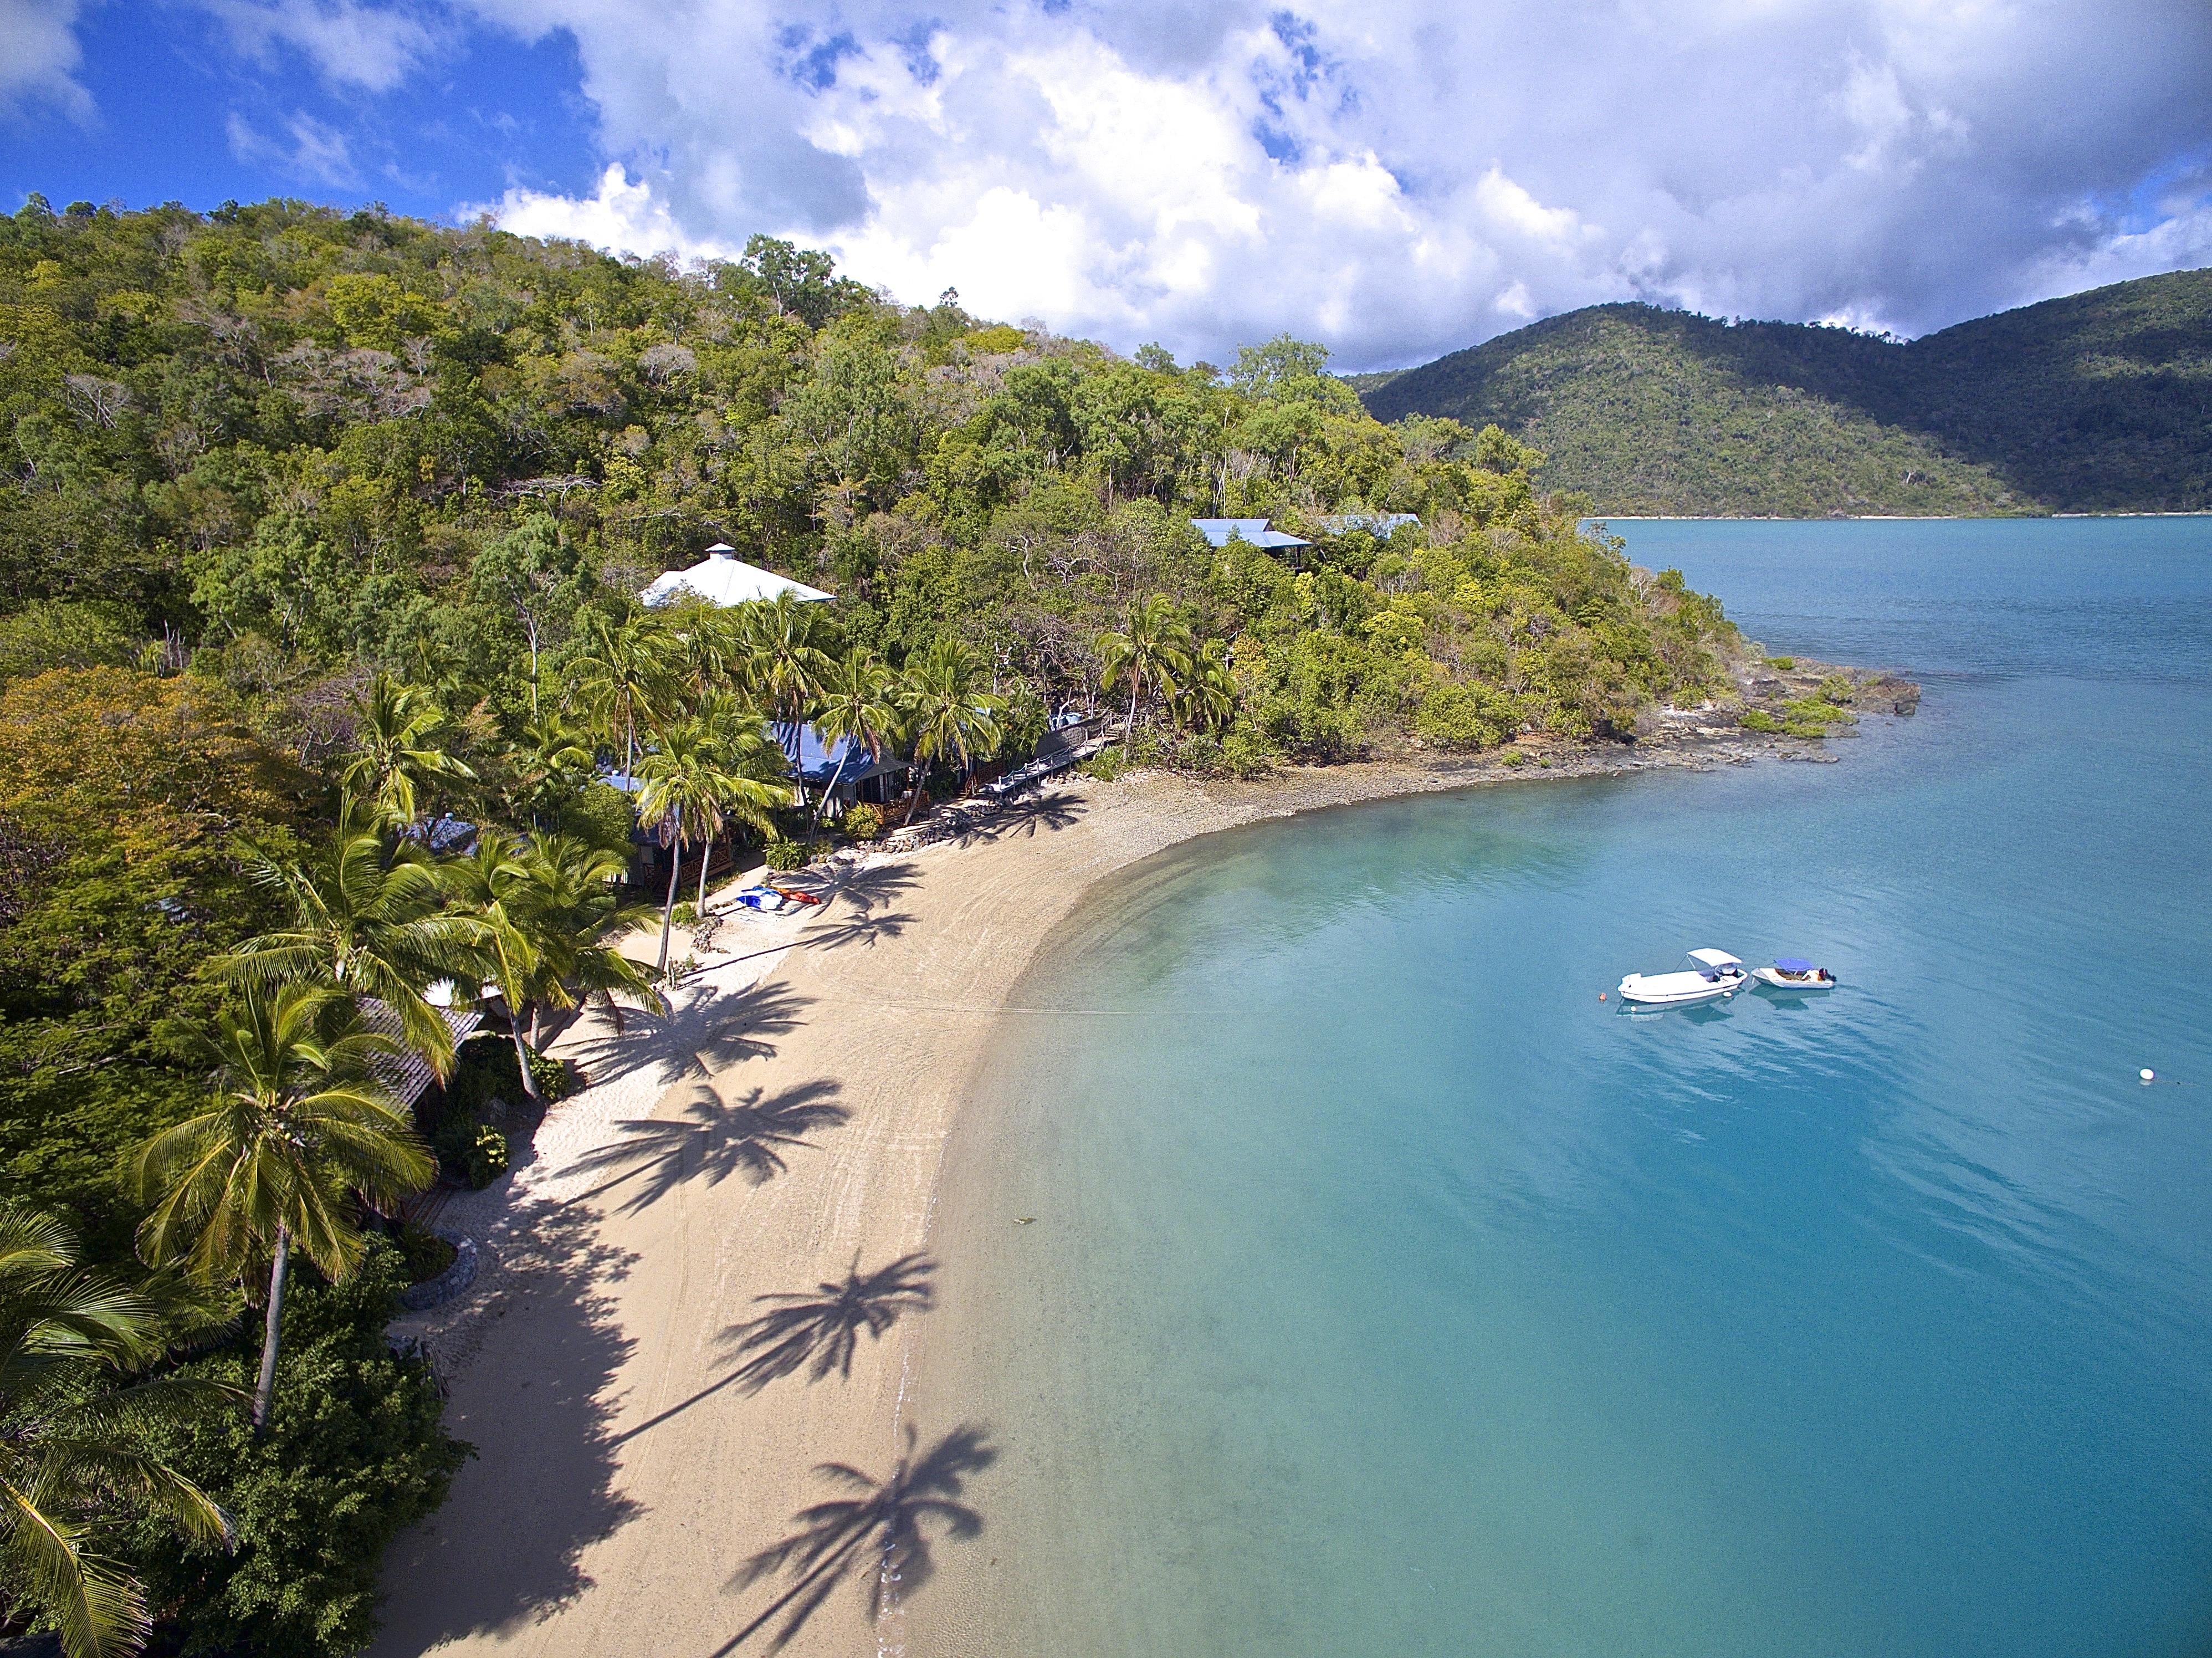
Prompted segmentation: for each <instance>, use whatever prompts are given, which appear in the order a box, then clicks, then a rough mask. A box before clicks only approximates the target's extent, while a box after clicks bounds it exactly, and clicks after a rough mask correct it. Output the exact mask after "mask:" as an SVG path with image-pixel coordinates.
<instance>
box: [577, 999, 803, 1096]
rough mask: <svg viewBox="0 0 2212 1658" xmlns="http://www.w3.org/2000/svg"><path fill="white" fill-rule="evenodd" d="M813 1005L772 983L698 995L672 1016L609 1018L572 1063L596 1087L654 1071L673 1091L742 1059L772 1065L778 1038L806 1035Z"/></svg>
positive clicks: (630, 1013) (629, 1012)
mask: <svg viewBox="0 0 2212 1658" xmlns="http://www.w3.org/2000/svg"><path fill="white" fill-rule="evenodd" d="M810 1000H811V998H808V997H805V996H799V995H797V994H794V993H793V992H792V991H791V990H789V989H788V988H787V987H784V986H782V985H781V984H775V983H768V984H754V985H748V986H747V987H745V988H744V989H743V990H738V991H734V992H724V993H713V992H708V993H704V994H700V995H695V996H692V997H690V998H687V999H684V1000H682V1001H680V1002H678V1004H677V1005H674V1006H672V1007H671V1008H670V1010H669V1011H668V1012H666V1013H665V1014H659V1013H654V1012H653V1011H650V1010H641V1009H638V1008H629V1009H626V1010H623V1016H622V1018H621V1020H620V1021H619V1023H617V1022H616V1021H613V1020H611V1019H607V1018H605V1017H600V1018H599V1019H598V1020H597V1021H595V1023H594V1024H593V1026H592V1029H590V1030H589V1031H587V1032H586V1035H584V1036H583V1037H582V1038H581V1039H580V1040H579V1041H578V1042H575V1043H574V1044H573V1045H572V1046H571V1047H570V1048H568V1050H567V1052H566V1057H567V1058H568V1059H569V1060H573V1061H574V1063H575V1064H576V1065H577V1066H579V1067H580V1068H581V1070H582V1071H583V1072H584V1074H585V1076H586V1077H587V1078H590V1080H591V1082H592V1084H593V1085H594V1086H598V1085H599V1084H605V1083H610V1082H613V1081H616V1080H617V1079H618V1078H622V1077H624V1076H628V1075H629V1074H631V1073H632V1072H652V1073H653V1074H652V1075H651V1076H650V1077H649V1078H648V1080H649V1081H650V1082H652V1083H653V1084H658V1085H659V1086H660V1087H664V1088H665V1087H671V1086H672V1085H674V1084H677V1083H679V1082H682V1081H684V1080H685V1079H686V1078H704V1077H708V1076H710V1075H712V1074H713V1073H714V1072H717V1071H723V1070H727V1069H728V1068H730V1067H731V1066H734V1065H736V1064H738V1062H739V1061H741V1060H751V1059H770V1058H773V1057H774V1056H775V1038H776V1037H778V1036H781V1035H785V1034H786V1033H787V1032H789V1031H793V1030H796V1029H798V1028H799V1014H800V1013H801V1012H802V1011H805V1008H806V1006H807V1005H808V1003H809V1002H810Z"/></svg>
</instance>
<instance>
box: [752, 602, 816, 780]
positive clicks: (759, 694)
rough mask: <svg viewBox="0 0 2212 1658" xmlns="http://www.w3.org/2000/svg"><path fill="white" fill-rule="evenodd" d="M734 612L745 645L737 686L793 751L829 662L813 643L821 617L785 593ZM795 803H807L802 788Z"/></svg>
mask: <svg viewBox="0 0 2212 1658" xmlns="http://www.w3.org/2000/svg"><path fill="white" fill-rule="evenodd" d="M738 617H739V620H738V635H739V637H740V639H741V640H742V641H743V646H744V660H743V664H742V666H741V669H740V672H739V686H738V689H740V690H742V691H744V693H745V694H746V695H748V696H750V698H751V699H752V701H754V702H756V703H757V704H758V705H759V706H760V707H761V708H765V709H767V710H768V714H769V719H770V720H774V721H775V723H776V724H777V725H778V726H782V727H783V728H784V732H783V733H781V734H787V735H788V736H790V737H791V738H793V739H794V740H793V744H792V746H793V749H794V750H796V748H797V746H798V744H797V742H796V740H795V739H796V738H797V736H798V732H799V725H800V724H801V722H803V721H804V720H805V718H806V709H807V705H808V704H809V703H811V702H812V701H814V699H815V698H816V696H817V695H819V694H820V692H821V689H822V677H823V675H824V674H825V673H827V672H828V671H829V665H830V664H829V653H827V652H825V651H824V650H823V649H822V647H821V646H820V645H819V644H817V642H816V641H817V636H818V635H819V634H820V632H821V618H820V616H818V615H817V613H816V611H815V609H814V606H813V604H811V603H809V602H806V601H804V600H800V599H797V598H793V597H792V596H791V595H790V594H789V593H787V592H785V593H778V594H777V595H776V596H775V598H764V599H759V600H757V601H755V602H754V603H752V604H746V605H744V606H742V607H741V608H740V610H739V612H738ZM799 803H800V804H801V805H805V792H804V789H803V788H802V790H801V793H800V797H799Z"/></svg>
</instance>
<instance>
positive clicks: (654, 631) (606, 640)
mask: <svg viewBox="0 0 2212 1658" xmlns="http://www.w3.org/2000/svg"><path fill="white" fill-rule="evenodd" d="M586 625H587V628H588V631H589V634H590V641H589V647H588V649H587V650H586V653H585V655H584V658H583V659H582V660H581V661H580V662H579V663H578V664H577V675H578V677H577V681H576V691H577V695H580V697H582V699H583V701H584V705H585V707H586V708H588V709H590V710H591V712H592V717H593V718H594V719H596V720H599V726H600V729H601V730H603V731H605V732H606V733H607V735H608V738H610V740H611V739H612V738H616V737H617V736H618V737H620V738H622V744H623V774H625V775H628V774H629V772H630V770H631V768H633V767H634V766H635V765H636V763H637V727H638V722H639V721H640V720H651V719H653V716H654V714H656V712H658V711H659V709H660V708H661V707H662V705H663V703H664V701H665V700H666V697H667V694H668V690H669V689H670V687H669V680H670V678H671V673H670V667H669V654H670V647H669V641H668V638H667V635H666V631H665V629H663V628H662V626H661V625H660V623H659V621H658V620H657V619H656V618H654V617H652V616H645V615H638V616H632V617H630V618H629V620H628V621H627V622H624V623H623V624H622V625H621V626H620V627H618V628H617V627H615V626H613V625H612V624H611V623H609V622H608V621H607V619H606V618H605V616H599V615H596V614H595V615H593V616H592V618H591V621H590V622H589V623H588V624H586Z"/></svg>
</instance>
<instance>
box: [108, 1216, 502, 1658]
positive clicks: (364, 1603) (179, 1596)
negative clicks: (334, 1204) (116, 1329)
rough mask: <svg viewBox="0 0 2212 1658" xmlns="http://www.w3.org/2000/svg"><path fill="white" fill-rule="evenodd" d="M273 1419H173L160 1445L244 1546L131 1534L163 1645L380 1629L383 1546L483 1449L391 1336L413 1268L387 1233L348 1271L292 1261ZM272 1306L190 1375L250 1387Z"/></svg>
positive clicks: (224, 1650)
mask: <svg viewBox="0 0 2212 1658" xmlns="http://www.w3.org/2000/svg"><path fill="white" fill-rule="evenodd" d="M295 1273H296V1276H295V1278H294V1280H293V1284H294V1287H293V1290H292V1293H291V1294H290V1296H289V1297H287V1299H286V1301H285V1307H284V1346H283V1355H282V1360H281V1363H279V1364H278V1366H277V1370H276V1400H275V1401H274V1404H273V1406H272V1408H271V1409H270V1417H269V1431H268V1434H267V1436H265V1437H264V1438H260V1439H256V1438H255V1437H254V1436H253V1432H252V1429H251V1428H250V1427H249V1426H248V1425H247V1424H246V1413H245V1412H243V1411H231V1410H210V1411H206V1412H198V1413H197V1414H196V1415H194V1416H193V1417H192V1418H190V1419H189V1420H188V1421H186V1422H184V1423H180V1424H175V1425H173V1426H165V1427H163V1428H161V1430H158V1431H157V1434H156V1438H157V1443H156V1445H155V1447H154V1448H155V1449H158V1450H159V1451H161V1453H162V1454H164V1455H166V1456H167V1457H169V1458H171V1459H173V1461H174V1464H175V1466H176V1467H178V1468H179V1469H180V1470H181V1471H182V1472H183V1473H185V1475H186V1476H187V1477H189V1478H190V1479H193V1480H195V1481H197V1483H198V1485H200V1488H201V1489H202V1490H204V1491H206V1492H207V1493H208V1494H209V1495H210V1496H211V1497H214V1498H215V1499H216V1501H217V1502H219V1503H222V1505H223V1508H224V1509H226V1510H227V1511H228V1513H229V1515H230V1516H231V1519H232V1522H233V1524H234V1526H235V1527H236V1529H237V1533H238V1550H237V1552H236V1553H234V1554H226V1553H225V1552H222V1550H221V1549H219V1548H210V1547H208V1546H190V1545H186V1544H184V1543H181V1542H179V1541H178V1540H176V1539H175V1538H174V1537H173V1535H172V1534H170V1533H168V1532H167V1529H166V1528H164V1527H160V1526H157V1525H153V1524H148V1525H145V1526H143V1527H137V1528H134V1530H133V1532H132V1533H131V1534H130V1535H129V1536H128V1537H127V1538H126V1539H125V1540H123V1541H124V1542H125V1545H126V1546H125V1551H124V1552H125V1553H126V1554H127V1555H128V1556H129V1557H130V1558H131V1559H132V1560H133V1561H134V1563H135V1564H137V1566H138V1568H139V1570H141V1572H142V1573H143V1575H144V1577H145V1582H146V1589H147V1595H146V1598H147V1600H148V1601H149V1603H150V1604H152V1605H154V1606H166V1607H168V1608H171V1609H172V1616H173V1619H174V1621H173V1623H172V1624H170V1625H167V1626H166V1627H165V1628H164V1629H163V1631H161V1635H160V1636H159V1637H157V1643H158V1644H159V1645H160V1647H161V1649H163V1650H167V1651H173V1652H176V1653H179V1654H181V1655H185V1658H202V1655H214V1654H218V1653H220V1654H224V1655H230V1658H342V1655H345V1654H350V1653H355V1652H358V1651H359V1650H360V1649H362V1647H364V1646H366V1645H368V1642H369V1639H370V1637H372V1636H373V1635H374V1633H375V1631H376V1619H375V1615H374V1614H375V1606H376V1600H377V1594H378V1588H377V1580H378V1577H379V1576H380V1570H381V1568H382V1565H383V1562H384V1551H385V1549H386V1546H388V1545H389V1544H390V1543H391V1541H392V1539H393V1538H394V1537H396V1536H397V1535H398V1533H400V1532H402V1531H403V1530H404V1529H405V1528H406V1527H410V1526H411V1525H414V1524H415V1523H416V1521H420V1520H422V1519H423V1518H424V1517H426V1516H427V1515H429V1514H431V1513H432V1512H433V1511H435V1509H437V1507H438V1505H439V1504H440V1503H443V1502H444V1501H445V1500H446V1492H447V1487H448V1486H449V1485H451V1484H452V1482H453V1475H454V1474H455V1473H458V1472H459V1469H460V1467H461V1464H462V1463H464V1462H465V1461H467V1460H468V1459H469V1458H470V1457H471V1455H474V1452H473V1451H472V1450H471V1448H470V1447H469V1446H467V1445H466V1444H464V1443H463V1442H460V1441H459V1440H457V1439H455V1438H453V1436H451V1435H450V1434H448V1433H447V1431H446V1430H445V1425H444V1423H443V1421H442V1420H441V1418H442V1416H443V1412H444V1406H443V1402H442V1400H441V1398H440V1396H439V1392H438V1382H437V1378H436V1377H435V1376H432V1375H431V1373H430V1367H429V1365H428V1363H425V1362H424V1361H423V1360H422V1359H420V1358H403V1357H398V1355H396V1354H394V1353H393V1352H392V1350H391V1348H390V1347H388V1346H387V1345H386V1343H385V1339H384V1326H385V1323H386V1321H387V1320H388V1319H390V1317H391V1316H392V1311H393V1309H394V1303H395V1302H396V1300H397V1297H398V1293H399V1291H400V1290H401V1289H403V1288H404V1286H405V1284H406V1283H407V1276H408V1273H407V1265H406V1260H405V1257H404V1255H403V1254H402V1253H401V1251H400V1250H399V1249H398V1248H394V1247H393V1246H392V1244H391V1243H390V1242H386V1240H384V1239H382V1238H372V1239H371V1240H370V1241H369V1246H368V1255H367V1257H366V1258H365V1259H364V1260H362V1264H361V1266H360V1267H359V1268H358V1269H357V1270H356V1272H354V1274H353V1276H352V1277H351V1278H348V1279H347V1280H346V1281H345V1282H344V1283H343V1284H325V1283H323V1282H322V1281H321V1280H320V1279H319V1278H318V1277H317V1276H316V1274H315V1273H314V1272H313V1270H312V1269H310V1268H307V1267H305V1266H301V1267H296V1268H295ZM260 1337H261V1321H260V1320H259V1319H258V1318H249V1319H245V1320H241V1321H240V1323H239V1325H238V1327H237V1330H236V1333H234V1335H233V1336H232V1337H231V1338H230V1339H229V1340H228V1342H227V1343H226V1344H225V1345H223V1346H222V1348H221V1349H220V1350H218V1351H216V1352H214V1353H212V1354H210V1355H209V1356H208V1357H205V1358H202V1359H199V1360H197V1361H196V1362H194V1363H191V1364H190V1365H188V1366H186V1367H185V1368H186V1372H187V1373H188V1374H191V1375H196V1376H207V1377H210V1378H213V1379H216V1380H220V1381H223V1382H229V1383H231V1384H232V1385H234V1386H236V1387H240V1388H251V1387H252V1383H253V1373H254V1369H255V1365H256V1363H257V1362H258V1357H259V1353H260V1348H261V1340H260Z"/></svg>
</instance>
